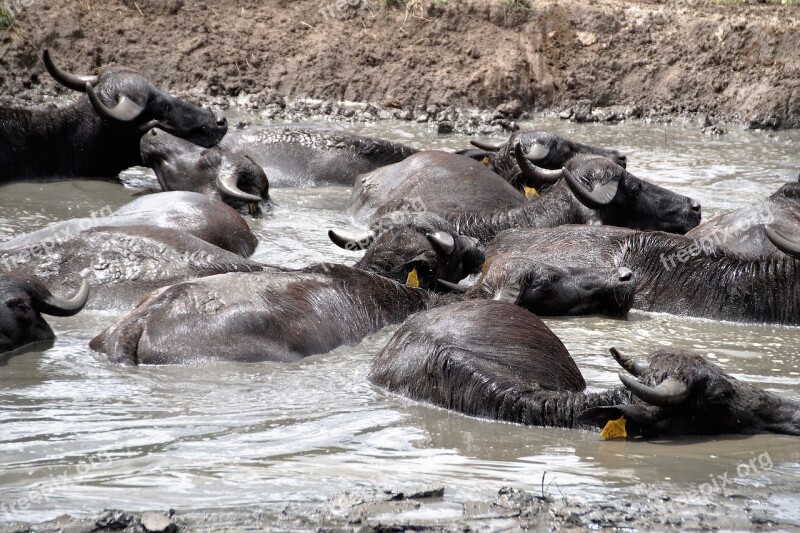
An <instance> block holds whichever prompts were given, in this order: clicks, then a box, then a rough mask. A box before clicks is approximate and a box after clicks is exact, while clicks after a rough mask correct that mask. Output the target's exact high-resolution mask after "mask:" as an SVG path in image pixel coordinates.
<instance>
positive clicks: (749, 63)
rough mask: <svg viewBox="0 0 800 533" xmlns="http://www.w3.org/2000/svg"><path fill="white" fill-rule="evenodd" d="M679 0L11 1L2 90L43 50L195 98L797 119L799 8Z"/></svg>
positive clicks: (10, 91)
mask: <svg viewBox="0 0 800 533" xmlns="http://www.w3.org/2000/svg"><path fill="white" fill-rule="evenodd" d="M516 1H517V2H519V1H520V0H516ZM670 2H671V3H669V4H652V3H641V2H627V1H620V0H601V1H599V2H591V3H589V2H582V1H580V0H559V1H553V0H535V1H533V2H531V4H532V7H531V8H521V9H515V10H509V7H508V6H509V5H511V4H514V2H511V1H509V0H449V1H448V0H436V1H434V0H423V1H421V2H420V4H421V5H422V6H423V8H422V10H421V11H420V12H418V13H414V12H409V13H407V12H406V11H405V10H404V9H389V10H386V9H382V8H380V7H379V6H378V0H272V1H269V2H262V1H260V0H214V1H208V2H202V1H201V2H184V0H136V1H134V0H115V1H107V0H104V1H102V2H101V1H98V0H61V1H60V2H54V1H52V0H7V1H6V4H8V5H10V6H11V7H12V9H14V10H15V11H16V22H15V24H14V25H13V26H12V27H11V29H10V30H6V31H5V32H4V33H3V34H0V35H2V36H3V37H2V51H0V95H3V96H4V97H5V100H6V103H8V99H9V96H15V97H16V100H17V102H18V103H19V102H20V101H21V102H24V101H25V100H26V99H27V98H30V97H26V96H25V95H24V90H25V89H30V88H34V89H35V88H36V87H37V86H39V84H42V83H44V84H45V86H46V87H47V89H45V92H50V91H52V90H54V89H52V87H53V84H52V82H51V81H50V80H49V79H48V78H47V76H46V74H44V71H43V68H42V66H41V64H40V62H39V61H38V56H37V53H38V50H39V49H40V48H41V47H43V46H49V47H51V48H52V49H53V51H54V54H55V57H57V58H58V60H59V61H60V63H61V64H62V65H63V66H65V67H67V68H69V69H73V70H75V71H79V72H83V73H87V72H90V71H96V70H97V69H100V68H102V67H104V66H107V65H110V64H114V63H117V64H124V65H127V66H130V67H133V68H136V69H139V70H141V71H143V72H145V73H146V74H148V75H149V76H150V77H151V78H152V79H153V80H154V81H155V82H156V83H157V84H160V85H161V86H162V87H165V88H167V89H169V90H172V91H175V92H179V93H189V94H194V95H196V97H199V98H202V97H204V96H205V97H209V96H211V97H213V96H216V95H227V96H237V95H240V94H250V95H257V96H259V97H260V98H259V99H257V100H256V102H261V103H262V104H264V103H266V102H269V101H272V100H273V99H274V97H275V96H276V95H279V96H288V97H310V98H316V99H328V100H342V99H343V100H352V101H363V102H376V103H377V102H383V104H384V105H387V106H399V107H403V106H418V107H419V108H422V109H425V107H426V106H428V105H431V104H436V105H438V106H440V107H441V106H454V107H461V108H475V107H477V108H494V107H495V106H497V105H500V104H507V103H509V102H512V104H511V105H510V106H506V110H507V111H510V113H509V114H510V115H511V116H512V117H513V116H514V115H516V114H518V113H519V112H520V111H524V110H542V109H553V108H555V109H565V110H567V111H566V112H565V113H564V114H563V116H564V117H565V118H566V117H569V116H572V117H573V118H578V119H587V118H588V119H592V118H593V117H592V115H591V108H592V107H607V106H625V107H626V108H627V109H625V110H623V109H620V110H619V111H620V113H622V114H627V116H631V115H633V116H638V115H639V114H645V115H649V114H662V115H663V114H680V113H687V112H688V113H703V114H708V115H710V117H711V119H712V120H715V117H716V119H725V120H730V119H734V120H737V119H738V120H741V121H743V122H745V123H747V124H748V125H750V126H751V127H782V128H792V127H800V54H798V53H797V51H798V50H800V7H799V6H798V5H797V2H794V3H793V5H787V6H782V5H774V4H772V5H752V6H747V5H745V6H717V5H710V4H712V2H707V1H703V0H670ZM348 3H349V4H350V5H349V6H348ZM383 3H386V0H383ZM687 4H692V5H695V7H692V8H684V7H679V6H685V5H687ZM342 6H347V8H346V9H340V8H341V7H342ZM41 93H42V90H41V89H38V90H37V91H34V94H36V95H41ZM21 95H22V96H21ZM20 96H21V97H20ZM514 100H517V101H518V102H519V103H516V102H513V101H514ZM520 104H521V105H520ZM413 112H416V111H413ZM576 115H577V117H576Z"/></svg>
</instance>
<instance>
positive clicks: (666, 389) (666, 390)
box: [619, 374, 689, 407]
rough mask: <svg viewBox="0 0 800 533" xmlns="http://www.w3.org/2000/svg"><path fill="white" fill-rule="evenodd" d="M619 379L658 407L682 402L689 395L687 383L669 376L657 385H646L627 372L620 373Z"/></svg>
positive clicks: (633, 391)
mask: <svg viewBox="0 0 800 533" xmlns="http://www.w3.org/2000/svg"><path fill="white" fill-rule="evenodd" d="M619 379H620V381H622V384H623V385H625V386H626V387H627V388H628V389H629V390H630V391H631V392H632V393H634V394H635V395H636V396H638V397H639V398H641V399H642V400H644V401H645V402H647V403H649V404H650V405H655V406H658V407H667V406H670V405H675V404H678V403H681V402H682V401H683V400H685V399H686V397H687V396H689V387H687V386H686V384H684V383H681V382H680V381H676V380H674V379H671V378H668V379H666V380H664V381H662V382H661V383H659V384H658V385H657V386H655V387H651V386H649V385H645V384H644V383H642V382H641V381H639V380H638V379H634V378H632V377H630V376H628V375H626V374H619Z"/></svg>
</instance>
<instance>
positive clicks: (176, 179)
mask: <svg viewBox="0 0 800 533" xmlns="http://www.w3.org/2000/svg"><path fill="white" fill-rule="evenodd" d="M139 147H140V150H141V153H142V161H143V162H144V164H145V165H147V166H149V167H150V168H152V169H153V171H154V172H155V173H156V178H158V183H159V184H160V185H161V189H162V190H164V191H195V192H199V193H202V194H205V195H207V196H213V197H215V198H221V199H222V200H224V201H225V202H226V203H228V204H229V205H231V206H232V207H234V208H235V209H240V210H245V209H246V210H247V211H248V212H249V213H250V214H251V215H253V216H259V215H260V214H261V207H260V204H261V202H262V201H269V181H268V180H267V175H266V174H264V170H263V169H262V168H261V167H259V166H258V165H256V164H255V163H254V162H253V160H252V159H250V158H249V157H247V156H242V155H238V154H234V153H231V152H228V151H227V150H223V149H221V148H218V147H213V148H203V147H202V146H198V145H196V144H194V143H191V142H189V141H187V140H185V139H181V138H180V137H176V136H174V135H170V134H169V133H167V132H165V131H164V130H161V129H159V128H153V129H152V130H150V131H149V132H148V133H146V134H145V135H143V136H142V139H141V141H140V142H139Z"/></svg>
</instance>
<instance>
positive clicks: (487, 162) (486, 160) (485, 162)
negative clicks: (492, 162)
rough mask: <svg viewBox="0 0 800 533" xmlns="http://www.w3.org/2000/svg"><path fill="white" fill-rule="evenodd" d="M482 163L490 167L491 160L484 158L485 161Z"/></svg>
mask: <svg viewBox="0 0 800 533" xmlns="http://www.w3.org/2000/svg"><path fill="white" fill-rule="evenodd" d="M481 163H483V164H484V165H488V164H489V158H488V157H484V158H483V160H482V161H481Z"/></svg>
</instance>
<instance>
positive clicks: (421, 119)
mask: <svg viewBox="0 0 800 533" xmlns="http://www.w3.org/2000/svg"><path fill="white" fill-rule="evenodd" d="M415 120H416V121H417V122H420V123H422V122H428V115H426V114H424V113H423V114H422V115H420V116H418V117H417V118H416V119H415Z"/></svg>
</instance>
